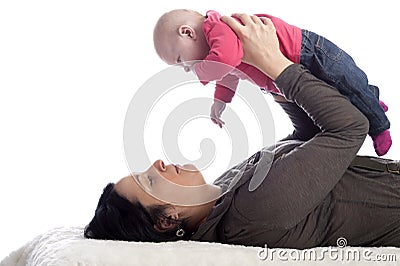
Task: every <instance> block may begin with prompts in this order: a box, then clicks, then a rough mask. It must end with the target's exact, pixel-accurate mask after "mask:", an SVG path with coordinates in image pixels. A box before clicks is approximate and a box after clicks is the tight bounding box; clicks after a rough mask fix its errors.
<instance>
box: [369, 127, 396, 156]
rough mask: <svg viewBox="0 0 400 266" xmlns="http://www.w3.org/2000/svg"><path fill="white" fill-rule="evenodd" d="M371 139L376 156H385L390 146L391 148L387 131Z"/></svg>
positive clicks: (390, 138) (390, 139)
mask: <svg viewBox="0 0 400 266" xmlns="http://www.w3.org/2000/svg"><path fill="white" fill-rule="evenodd" d="M371 138H372V141H373V142H374V149H375V152H376V154H378V156H382V155H385V154H386V153H387V152H388V151H389V149H390V146H392V137H391V136H390V132H389V130H385V131H383V132H382V133H381V134H379V135H376V136H371Z"/></svg>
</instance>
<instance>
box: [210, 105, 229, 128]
mask: <svg viewBox="0 0 400 266" xmlns="http://www.w3.org/2000/svg"><path fill="white" fill-rule="evenodd" d="M225 106H226V103H224V102H222V101H220V100H217V99H215V100H214V103H213V105H212V106H211V113H210V118H211V121H213V122H214V124H217V125H218V126H219V127H220V128H222V125H225V122H224V121H222V120H221V114H222V112H223V111H224V110H225Z"/></svg>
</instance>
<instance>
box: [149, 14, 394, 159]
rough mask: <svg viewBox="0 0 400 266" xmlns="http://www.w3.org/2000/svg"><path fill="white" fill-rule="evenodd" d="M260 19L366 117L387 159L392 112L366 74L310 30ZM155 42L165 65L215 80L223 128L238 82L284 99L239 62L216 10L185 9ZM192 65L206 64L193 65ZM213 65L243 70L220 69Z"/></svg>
mask: <svg viewBox="0 0 400 266" xmlns="http://www.w3.org/2000/svg"><path fill="white" fill-rule="evenodd" d="M257 16H259V17H267V18H269V19H271V21H272V22H273V23H274V26H275V28H276V33H277V36H278V39H279V42H280V50H281V51H282V53H283V54H284V55H285V56H286V57H287V58H288V59H290V60H291V61H293V62H294V63H297V64H302V65H304V66H305V67H306V68H308V69H309V70H310V71H311V73H312V74H313V75H315V76H316V77H318V78H319V79H322V80H324V81H325V82H327V83H328V84H330V85H332V86H333V87H335V88H336V89H337V90H339V92H340V93H341V94H343V95H345V96H346V97H347V98H348V99H349V100H350V101H351V102H352V103H353V104H354V105H355V106H356V107H357V108H358V109H359V110H360V111H361V112H362V113H363V114H364V115H365V116H366V117H367V118H368V120H369V123H370V128H369V132H368V134H369V135H370V136H371V138H372V140H373V144H374V149H375V152H376V153H377V154H378V155H379V156H382V155H384V154H386V153H387V152H388V151H389V149H390V147H391V145H392V139H391V136H390V132H389V127H390V122H389V120H388V118H387V117H386V114H385V112H386V111H387V109H388V107H387V106H386V105H385V104H384V103H383V102H382V101H380V100H379V88H378V87H376V86H373V85H370V84H368V79H367V76H366V74H365V73H364V72H363V71H362V70H361V69H360V68H358V67H357V65H356V64H355V62H354V61H353V59H352V58H351V57H350V56H349V55H348V54H347V53H346V52H344V51H343V50H341V49H340V48H339V47H337V46H336V45H335V44H334V43H332V42H330V41H329V40H327V39H326V38H324V37H322V36H319V35H317V34H315V33H313V32H311V31H308V30H305V29H300V28H298V27H296V26H293V25H290V24H288V23H286V22H284V21H283V20H281V19H279V18H277V17H273V16H270V15H267V14H258V15H257ZM153 37H154V47H155V49H156V52H157V54H158V55H159V56H160V58H161V59H162V60H163V61H165V62H166V63H167V64H170V65H172V64H182V65H183V66H184V68H185V71H191V70H192V71H194V72H195V73H196V75H197V77H198V78H199V80H200V81H201V82H202V83H203V84H207V83H208V82H210V81H216V87H215V93H214V104H213V105H212V107H211V115H210V116H211V119H212V121H213V122H214V123H216V124H218V125H219V126H220V127H222V124H223V123H224V122H223V121H222V120H221V119H220V116H221V114H222V112H223V110H224V109H225V105H226V103H229V102H231V101H232V98H233V96H234V95H235V90H236V87H237V85H238V82H239V79H249V78H250V79H251V80H250V81H251V82H253V83H255V84H256V85H257V86H259V87H261V88H262V89H263V90H265V91H267V92H271V93H272V94H280V95H281V93H280V91H279V89H277V88H276V87H275V85H274V83H273V81H272V80H271V79H270V78H269V77H268V76H266V75H265V74H264V73H262V72H261V71H259V70H258V69H257V68H256V67H254V66H251V65H249V64H246V63H244V62H242V61H241V60H242V57H243V50H242V46H241V43H240V40H239V39H238V38H237V36H236V34H235V33H234V32H233V31H232V29H231V28H230V27H229V26H228V25H226V24H225V23H224V22H223V21H222V20H221V15H220V14H219V13H218V12H216V11H208V12H207V13H206V15H205V16H204V15H202V14H200V13H198V12H196V11H193V10H186V9H177V10H172V11H170V12H167V13H165V14H164V15H162V16H161V17H160V19H159V20H158V22H157V24H156V26H155V28H154V35H153ZM193 60H204V61H202V62H200V63H193V62H190V61H193ZM210 61H217V62H221V63H224V64H226V65H229V66H232V67H233V68H235V69H238V70H240V71H232V69H230V68H218V69H216V68H215V67H213V66H212V64H211V63H210ZM240 73H245V74H246V75H243V74H242V75H241V74H240Z"/></svg>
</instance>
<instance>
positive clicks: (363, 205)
mask: <svg viewBox="0 0 400 266" xmlns="http://www.w3.org/2000/svg"><path fill="white" fill-rule="evenodd" d="M275 82H276V84H277V85H278V87H279V88H280V89H281V91H282V93H283V94H284V95H285V97H286V98H287V99H288V100H289V101H294V102H295V103H297V105H298V106H300V107H301V108H302V109H303V110H304V111H305V112H306V113H307V114H308V115H309V117H310V118H311V119H312V121H313V122H314V124H315V125H317V126H318V127H319V130H320V132H319V133H317V131H318V130H316V129H315V128H313V129H312V130H313V132H314V133H313V134H316V135H315V136H314V137H311V136H305V137H304V139H307V141H291V140H286V141H283V142H280V143H278V144H277V145H276V147H275V148H274V152H275V156H274V160H273V164H272V166H271V169H270V170H269V172H268V173H266V177H265V179H264V181H263V182H262V184H261V185H260V186H259V187H258V188H257V189H256V190H255V191H252V192H250V191H249V189H248V183H249V181H250V179H251V177H252V175H253V173H254V167H253V166H252V164H251V163H249V164H248V166H247V168H246V171H245V173H244V174H243V176H242V177H241V179H240V180H239V182H237V183H236V184H235V186H234V187H233V188H232V189H230V190H229V191H228V192H227V193H226V194H224V196H223V197H222V198H221V199H220V200H219V201H218V202H217V203H216V205H215V206H214V208H213V210H212V211H211V213H210V214H209V216H208V217H207V220H206V221H205V222H204V223H203V224H201V225H200V227H199V228H198V230H197V232H196V233H195V234H194V235H193V236H192V238H191V239H192V240H199V241H210V242H221V243H231V244H242V245H254V246H264V245H265V244H267V245H268V246H269V247H293V248H308V247H314V246H323V245H335V244H336V240H337V239H338V238H339V237H345V238H347V240H348V243H349V245H364V246H366V245H377V244H378V245H400V190H399V188H400V178H399V177H398V176H394V175H391V174H387V173H377V172H373V171H366V170H360V169H354V168H349V169H348V167H349V165H350V163H351V161H352V160H353V159H354V157H355V156H356V153H357V152H358V150H359V148H360V147H361V145H362V143H363V141H364V139H365V137H366V134H367V132H368V121H367V119H366V118H365V117H364V115H363V114H361V113H360V112H359V111H358V110H357V109H356V108H355V107H354V106H353V105H352V104H351V103H350V102H349V101H348V100H347V99H346V98H345V97H344V96H342V95H340V94H339V93H338V92H337V91H336V90H335V89H333V88H331V87H330V86H329V85H327V84H326V83H324V82H322V81H320V80H318V79H317V78H315V77H314V76H313V75H312V74H310V73H309V72H308V70H306V69H305V68H304V67H302V66H301V65H296V64H295V65H291V66H289V67H288V68H287V69H285V70H284V71H283V72H282V73H281V75H280V76H279V77H278V78H277V79H276V81H275ZM292 121H293V119H292ZM295 133H296V132H295ZM297 133H299V132H297ZM300 133H301V132H300ZM254 159H255V158H254V156H252V157H251V158H249V159H248V161H249V162H251V161H254ZM233 170H235V169H231V170H228V171H227V172H226V173H224V174H223V175H222V176H221V177H220V178H219V179H218V180H217V181H216V182H215V183H216V184H219V185H221V186H222V187H223V188H226V187H227V186H229V183H230V182H231V181H232V176H234V171H233ZM230 172H232V174H230ZM377 180H379V182H377ZM396 186H397V190H396ZM375 190H377V191H375ZM393 209H396V212H393ZM375 216H379V217H381V218H380V219H379V218H378V217H375ZM372 219H373V220H374V222H375V223H373V222H371V220H372ZM378 220H380V221H378ZM387 224H390V226H391V227H390V226H389V227H388V226H387ZM375 227H381V228H379V229H378V228H375ZM396 228H397V229H396ZM396 230H397V231H396ZM371 232H372V233H371ZM388 232H389V234H388Z"/></svg>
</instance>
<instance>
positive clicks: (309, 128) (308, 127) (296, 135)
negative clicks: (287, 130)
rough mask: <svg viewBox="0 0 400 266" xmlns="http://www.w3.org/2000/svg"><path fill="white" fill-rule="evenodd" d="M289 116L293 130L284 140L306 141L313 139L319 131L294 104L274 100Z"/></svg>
mask: <svg viewBox="0 0 400 266" xmlns="http://www.w3.org/2000/svg"><path fill="white" fill-rule="evenodd" d="M274 98H275V97H274ZM275 101H276V102H277V103H278V104H279V105H280V106H281V107H282V109H283V110H284V111H285V113H286V114H287V115H288V116H289V118H290V121H292V125H293V127H294V130H293V132H292V133H291V134H289V135H288V136H286V137H285V138H284V139H281V141H284V140H301V141H307V140H309V139H311V138H313V137H314V136H315V135H316V134H317V133H320V132H321V129H320V128H319V127H317V126H316V125H315V124H314V121H312V120H311V118H310V117H309V116H308V115H307V114H306V112H304V110H303V109H301V108H300V107H299V106H298V105H297V104H296V103H293V102H288V101H284V102H283V101H279V100H275Z"/></svg>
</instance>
